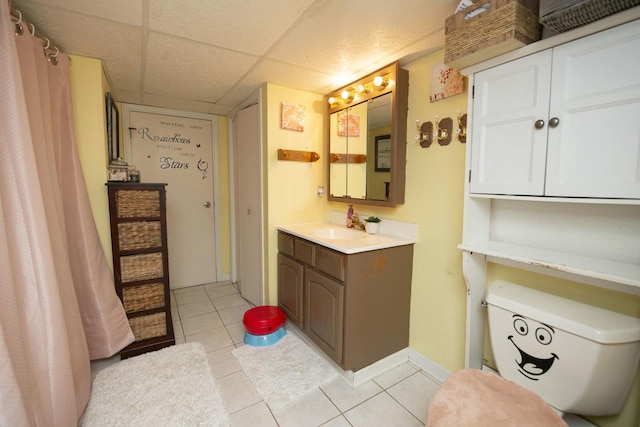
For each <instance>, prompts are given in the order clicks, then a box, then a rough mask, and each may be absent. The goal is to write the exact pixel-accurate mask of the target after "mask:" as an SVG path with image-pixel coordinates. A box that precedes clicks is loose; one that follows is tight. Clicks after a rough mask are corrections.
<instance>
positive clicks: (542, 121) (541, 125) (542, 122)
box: [534, 119, 544, 129]
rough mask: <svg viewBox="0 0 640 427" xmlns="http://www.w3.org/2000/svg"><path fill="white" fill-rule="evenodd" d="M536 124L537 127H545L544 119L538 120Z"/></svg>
mask: <svg viewBox="0 0 640 427" xmlns="http://www.w3.org/2000/svg"><path fill="white" fill-rule="evenodd" d="M534 126H535V127H536V129H542V128H543V127H544V120H542V119H538V120H536V123H535V124H534Z"/></svg>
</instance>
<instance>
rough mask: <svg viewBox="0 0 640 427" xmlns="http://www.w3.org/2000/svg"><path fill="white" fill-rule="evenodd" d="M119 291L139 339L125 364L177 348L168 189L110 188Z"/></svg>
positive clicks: (125, 352) (111, 184)
mask: <svg viewBox="0 0 640 427" xmlns="http://www.w3.org/2000/svg"><path fill="white" fill-rule="evenodd" d="M107 187H108V189H109V213H110V218H111V246H112V251H113V273H114V278H115V287H116V292H117V294H118V296H119V297H120V300H121V301H122V305H123V307H124V309H125V312H126V313H127V317H128V318H129V324H130V325H131V329H132V330H133V334H134V335H135V337H136V340H135V342H133V343H132V344H130V345H129V346H127V347H125V348H124V349H123V350H122V351H121V352H120V356H121V357H122V358H123V359H126V358H127V357H131V356H136V355H138V354H142V353H146V352H148V351H155V350H159V349H161V348H163V347H167V346H170V345H174V344H175V338H174V335H173V323H172V322H171V304H170V293H169V258H168V254H167V217H166V193H165V184H138V183H135V184H134V183H119V182H118V183H116V182H109V183H107Z"/></svg>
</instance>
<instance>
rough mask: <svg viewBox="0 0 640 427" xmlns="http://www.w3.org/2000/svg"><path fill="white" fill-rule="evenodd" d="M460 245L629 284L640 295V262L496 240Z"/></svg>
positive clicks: (492, 255) (503, 258)
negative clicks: (638, 263) (608, 258)
mask: <svg viewBox="0 0 640 427" xmlns="http://www.w3.org/2000/svg"><path fill="white" fill-rule="evenodd" d="M458 248H459V249H462V250H464V251H467V252H476V253H481V254H484V255H486V256H487V257H490V258H493V259H494V261H495V262H498V263H507V262H508V263H509V264H512V263H520V264H523V265H530V266H534V267H540V268H548V269H552V270H556V271H560V272H565V273H569V274H573V275H577V276H581V277H584V278H594V279H598V280H602V281H605V282H609V283H612V284H622V285H626V287H628V288H627V289H626V291H627V292H629V293H633V294H636V295H640V265H637V264H628V263H624V262H616V261H611V260H606V259H601V258H594V257H588V256H582V255H577V254H573V253H563V252H556V251H549V250H545V249H538V248H531V247H526V246H520V245H514V244H509V243H502V242H494V241H487V242H482V243H479V242H474V243H462V244H460V245H459V246H458Z"/></svg>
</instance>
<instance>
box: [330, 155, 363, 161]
mask: <svg viewBox="0 0 640 427" xmlns="http://www.w3.org/2000/svg"><path fill="white" fill-rule="evenodd" d="M329 161H330V162H331V163H366V162H367V155H366V154H346V153H329Z"/></svg>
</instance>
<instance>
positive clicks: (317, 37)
mask: <svg viewBox="0 0 640 427" xmlns="http://www.w3.org/2000/svg"><path fill="white" fill-rule="evenodd" d="M458 2H459V0H394V1H393V2H389V1H388V0H351V1H348V0H189V1H180V0H105V1H97V2H94V1H90V0H14V1H13V2H12V3H11V5H12V8H13V9H19V10H21V11H22V12H23V14H24V16H25V19H26V20H28V21H30V22H33V23H34V24H35V25H36V27H37V29H38V32H39V33H40V34H43V35H46V36H47V37H49V38H50V39H51V40H52V41H53V43H54V44H55V45H57V46H58V47H60V49H61V50H62V51H64V52H67V53H71V54H76V55H81V56H89V57H93V58H99V59H101V60H102V61H103V67H104V69H105V73H106V74H107V78H108V80H109V81H110V83H111V87H112V91H113V93H114V96H115V98H116V99H117V100H119V101H120V100H121V101H124V102H131V103H142V104H145V105H150V106H157V107H165V108H172V109H184V110H187V111H196V112H209V113H212V114H222V115H224V114H227V113H228V112H230V111H232V110H233V109H234V108H235V107H237V106H238V105H239V104H240V103H242V102H243V101H245V100H246V98H247V97H248V96H249V95H250V94H252V93H253V92H255V90H257V89H258V88H259V87H260V85H262V84H263V83H264V82H271V83H274V84H277V85H281V86H285V87H291V88H296V89H301V90H307V91H311V92H318V93H328V92H331V91H332V90H334V89H336V88H338V87H341V86H344V85H346V84H348V83H349V82H351V81H353V80H356V79H358V78H360V77H362V76H363V75H365V74H368V73H370V72H373V71H374V70H376V69H378V68H381V67H383V66H386V65H388V64H389V63H391V62H394V61H396V60H400V61H401V63H404V64H407V63H408V62H409V61H412V60H415V59H417V58H418V57H419V56H421V55H424V54H425V53H428V52H431V51H433V50H436V49H439V48H441V47H442V46H443V45H444V20H445V19H446V17H447V16H449V15H451V14H452V13H453V12H454V10H455V8H456V6H457V4H458Z"/></svg>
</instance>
